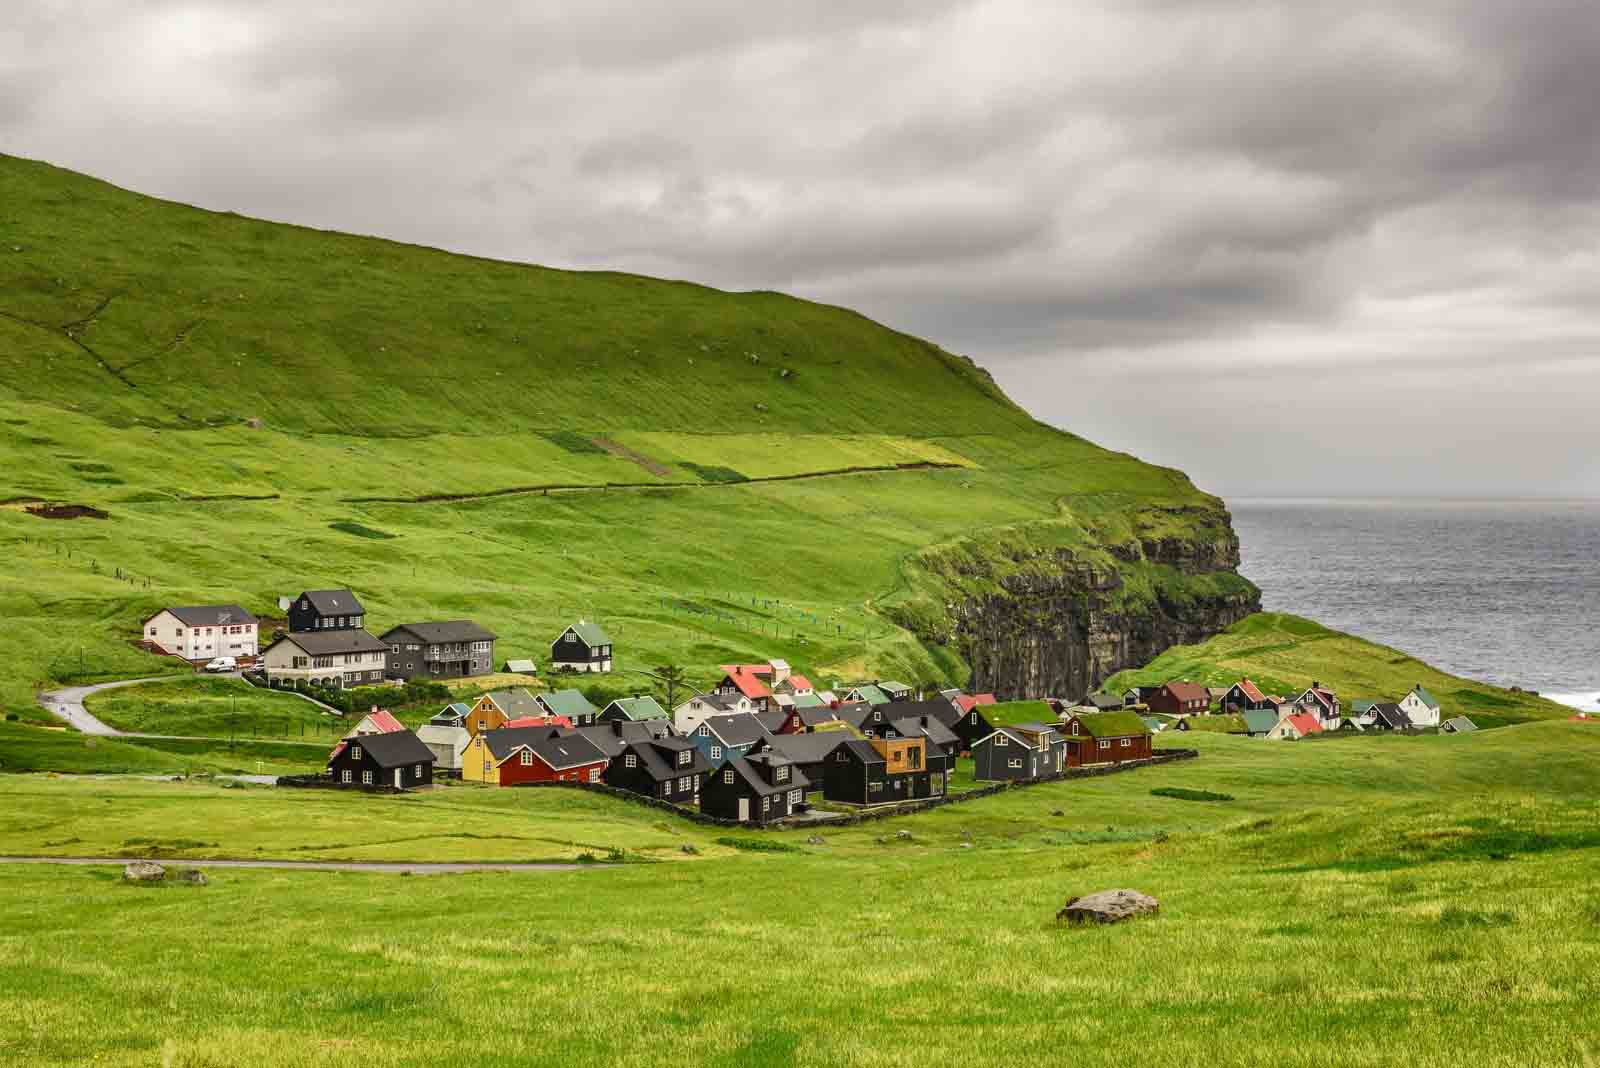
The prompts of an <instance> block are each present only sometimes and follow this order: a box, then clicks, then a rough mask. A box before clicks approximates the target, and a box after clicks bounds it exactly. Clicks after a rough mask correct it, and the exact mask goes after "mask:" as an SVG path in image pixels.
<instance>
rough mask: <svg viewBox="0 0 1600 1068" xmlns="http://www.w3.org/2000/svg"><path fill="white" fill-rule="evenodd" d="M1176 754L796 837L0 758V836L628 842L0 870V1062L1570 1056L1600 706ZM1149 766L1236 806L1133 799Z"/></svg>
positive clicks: (1530, 1060) (1585, 944)
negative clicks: (556, 864)
mask: <svg viewBox="0 0 1600 1068" xmlns="http://www.w3.org/2000/svg"><path fill="white" fill-rule="evenodd" d="M1186 741H1188V742H1192V744H1193V745H1195V747H1196V748H1199V749H1200V750H1201V753H1202V755H1201V757H1200V758H1199V759H1198V760H1195V761H1192V762H1183V763H1180V764H1175V765H1168V766H1163V767H1159V768H1150V769H1143V770H1140V771H1137V772H1133V773H1128V774H1123V775H1116V776H1108V777H1105V778H1101V779H1095V780H1084V781H1077V782H1069V783H1059V784H1050V785H1046V786H1040V787H1033V788H1027V789H1016V790H1011V791H1007V792H1005V793H1002V794H1000V795H997V796H995V797H992V798H987V799H982V800H978V801H973V802H970V803H966V804H962V805H954V806H949V807H946V808H944V809H941V810H938V811H935V812H930V813H925V814H921V815H916V816H908V817H902V818H897V819H893V820H889V821H884V822H880V823H872V824H865V825H862V826H860V827H855V828H849V829H843V830H823V831H821V832H819V834H818V837H820V838H821V839H822V842H821V844H813V843H810V842H808V841H807V840H806V838H805V837H804V835H803V834H802V833H795V832H790V833H787V834H782V835H777V834H768V835H766V836H765V837H764V838H763V837H762V836H760V834H759V832H745V833H744V834H741V835H734V836H730V835H728V833H727V832H725V831H721V830H713V829H708V828H700V827H697V826H694V825H691V824H687V823H683V822H682V821H678V820H674V819H671V818H665V819H663V818H662V816H661V814H659V813H656V812H654V811H653V810H648V809H644V808H642V807H638V806H632V805H626V804H619V803H617V802H613V801H609V800H606V799H601V798H590V797H585V796H581V795H576V794H570V793H567V792H564V791H563V792H556V791H537V790H535V791H517V790H501V791H492V790H481V789H469V788H464V787H453V788H448V789H442V790H436V791H432V792H430V793H428V794H425V795H420V796H416V797H398V798H369V797H351V796H345V795H341V794H332V793H323V792H297V791H287V790H277V791H274V790H266V789H248V788H242V789H222V788H219V787H216V786H209V785H202V784H196V783H192V782H191V783H148V782H137V781H127V780H120V781H119V780H105V779H69V778H65V777H62V778H54V779H52V778H44V777H37V776H11V777H7V778H5V779H4V780H0V852H5V853H10V854H17V853H33V852H44V853H58V854H88V855H107V856H115V855H118V854H125V853H137V852H141V851H144V852H149V851H155V852H157V853H158V854H159V855H164V856H171V857H179V858H181V857H184V856H191V857H192V856H216V855H239V856H283V857H294V858H300V859H307V858H312V857H354V858H362V859H378V858H387V859H396V858H405V859H461V858H464V857H483V858H490V857H492V858H500V859H561V858H571V857H574V856H576V855H578V854H579V853H583V852H587V853H590V854H591V855H593V856H595V857H597V858H599V859H601V860H602V861H604V859H605V858H607V857H621V858H623V862H622V863H604V862H602V863H597V864H595V865H593V866H589V867H586V868H585V869H582V870H575V871H569V872H556V873H538V874H512V873H474V874H468V875H460V876H419V877H405V876H398V875H376V874H366V873H360V874H355V873H315V872H285V871H241V870H224V869H212V870H211V871H210V872H208V874H209V876H210V884H209V885H208V886H205V887H187V886H177V885H170V886H160V887H136V886H129V885H123V884H122V883H121V882H120V880H119V873H118V872H117V870H116V869H115V868H47V867H23V866H0V951H3V952H4V954H5V958H6V960H7V961H8V962H9V964H10V966H11V967H10V972H11V975H12V978H11V980H10V981H9V982H8V983H7V984H6V986H5V989H4V990H3V991H0V1008H3V1009H4V1010H5V1014H6V1018H7V1019H8V1020H9V1021H11V1022H12V1025H11V1026H9V1027H7V1028H5V1029H0V1060H4V1061H6V1062H8V1063H28V1064H44V1065H68V1064H82V1063H97V1064H108V1065H137V1064H152V1063H157V1064H173V1065H225V1064H234V1063H238V1060H239V1058H240V1057H241V1056H246V1055H247V1056H249V1057H250V1058H252V1059H254V1060H257V1061H259V1062H262V1063H272V1064H285V1065H300V1064H304V1065H312V1064H317V1065H342V1064H352V1065H354V1064H383V1065H410V1064H419V1065H421V1064H429V1065H433V1064H439V1065H481V1064H489V1065H498V1064H505V1065H512V1064H526V1063H530V1062H535V1061H539V1060H541V1059H543V1058H545V1057H549V1056H551V1055H552V1051H559V1056H560V1059H561V1060H562V1061H563V1062H565V1063H572V1064H594V1065H610V1064H621V1065H645V1064H651V1063H656V1062H658V1061H659V1059H660V1056H661V1050H662V1049H663V1048H670V1049H672V1050H673V1051H674V1054H673V1056H674V1057H675V1058H676V1059H677V1060H678V1061H679V1062H681V1063H687V1064H696V1065H699V1064H727V1065H837V1064H853V1065H872V1066H876V1065H903V1064H909V1063H913V1062H923V1063H925V1062H927V1061H929V1060H933V1059H937V1060H938V1061H939V1062H940V1063H948V1064H956V1065H984V1064H996V1063H1015V1062H1016V1061H1018V1060H1020V1059H1030V1060H1035V1061H1041V1062H1045V1063H1072V1064H1085V1065H1100V1064H1105V1065H1113V1064H1125V1063H1128V1062H1130V1061H1132V1062H1135V1063H1140V1064H1157V1065H1189V1064H1194V1063H1196V1062H1200V1061H1204V1062H1206V1063H1210V1064H1219V1065H1280V1064H1303V1065H1351V1066H1356V1065H1374V1064H1394V1063H1406V1064H1419V1065H1446V1064H1450V1065H1455V1064H1462V1063H1468V1064H1482V1065H1546V1064H1573V1065H1582V1064H1584V1063H1586V1061H1585V1058H1586V1057H1587V1058H1592V1057H1593V1056H1594V1055H1595V1052H1596V1051H1595V1050H1594V1048H1593V1046H1594V1038H1593V1035H1594V1031H1593V1028H1592V1026H1590V1023H1589V1021H1590V1019H1591V1018H1592V1008H1593V1003H1594V1000H1595V997H1596V996H1597V995H1600V979H1597V976H1600V969H1597V966H1600V896H1596V892H1595V889H1594V886H1593V879H1592V875H1593V871H1594V870H1595V865H1596V863H1597V862H1600V831H1597V830H1596V828H1597V826H1600V824H1597V821H1596V817H1597V816H1600V809H1597V808H1596V800H1595V797H1594V794H1593V782H1594V780H1593V769H1594V767H1595V762H1596V760H1597V758H1600V731H1596V730H1593V729H1590V728H1586V727H1581V726H1578V725H1574V724H1569V723H1540V724H1528V725H1524V726H1516V727H1510V728H1507V729H1505V730H1499V731H1493V732H1488V733H1485V734H1480V735H1473V736H1463V737H1449V736H1431V737H1416V738H1386V739H1381V740H1379V741H1378V742H1377V743H1376V744H1373V745H1370V746H1365V745H1364V746H1360V747H1355V746H1333V745H1314V744H1302V743H1269V742H1264V741H1252V740H1250V739H1244V738H1234V737H1225V736H1196V737H1195V738H1193V739H1186ZM1164 788H1176V790H1177V792H1179V793H1180V794H1181V793H1183V792H1184V791H1206V792H1208V793H1222V794H1228V795H1231V796H1232V797H1233V798H1234V800H1232V801H1202V800H1188V799H1186V798H1184V797H1182V796H1180V797H1167V796H1159V795H1155V794H1152V792H1151V791H1152V790H1155V789H1164ZM1056 813H1060V814H1059V815H1057V814H1056ZM900 831H905V832H908V834H909V837H901V836H900V835H899V834H898V833H897V832H900ZM719 838H721V839H724V840H725V841H738V840H740V839H750V840H768V841H781V842H784V843H786V844H788V845H790V846H791V847H792V848H791V849H788V850H783V851H779V852H770V851H750V850H746V849H739V848H734V847H732V846H729V845H726V844H719V843H718V841H717V839H719ZM685 846H687V847H689V849H690V850H692V852H690V851H686V850H685V848H684V847H685ZM178 863H180V864H181V863H182V861H181V860H180V861H178ZM1118 886H1129V887H1133V888H1136V889H1140V890H1143V891H1145V892H1148V893H1151V894H1154V895H1155V896H1156V897H1158V898H1159V899H1160V900H1161V902H1162V910H1161V913H1160V914H1159V915H1158V916H1156V917H1152V918H1148V919H1144V920H1140V921H1136V922H1134V923H1131V924H1125V925H1121V926H1117V927H1110V928H1099V929H1073V928H1067V927H1064V926H1061V925H1059V924H1057V923H1056V921H1055V920H1054V913H1055V911H1056V910H1057V909H1059V908H1060V907H1061V906H1062V905H1063V904H1064V903H1065V901H1066V900H1067V898H1069V897H1070V896H1072V895H1074V894H1077V893H1083V892H1088V891H1091V890H1095V889H1102V888H1108V887H1118ZM752 954H755V955H754V956H752ZM730 958H731V959H733V960H735V961H736V962H737V963H736V964H735V965H734V966H724V964H723V962H724V960H726V959H730ZM580 990H581V991H582V995H581V996H576V995H575V994H574V991H580ZM485 1002H490V1003H491V1004H492V1005H495V1006H506V1007H509V1006H513V1005H517V1006H526V1007H528V1008H529V1011H485ZM554 1005H559V1007H560V1008H559V1011H556V1010H555V1009H554V1008H553V1007H552V1006H554ZM534 1007H537V1011H534ZM619 1020H620V1021H625V1026H622V1027H618V1026H617V1024H618V1022H619Z"/></svg>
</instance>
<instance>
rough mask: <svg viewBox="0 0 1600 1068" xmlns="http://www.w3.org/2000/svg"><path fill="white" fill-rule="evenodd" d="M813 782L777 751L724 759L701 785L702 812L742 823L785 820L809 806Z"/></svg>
mask: <svg viewBox="0 0 1600 1068" xmlns="http://www.w3.org/2000/svg"><path fill="white" fill-rule="evenodd" d="M810 785H811V781H810V780H809V779H807V778H806V777H805V775H803V774H802V773H801V772H800V771H799V769H797V768H796V767H795V766H794V763H793V762H792V761H790V760H789V759H787V758H786V757H784V756H781V755H779V754H778V753H774V752H770V751H769V752H765V753H754V754H752V755H750V756H740V757H734V758H733V759H731V760H726V761H724V762H723V763H722V764H721V766H719V767H718V768H717V769H716V770H715V771H713V772H712V773H711V774H710V775H708V776H707V777H706V781H705V785H704V786H702V787H701V788H700V811H701V812H703V813H705V814H706V815H708V816H719V817H721V818H722V819H728V820H738V821H739V822H741V823H770V822H772V821H773V820H781V819H785V818H787V817H789V816H792V815H793V814H794V813H796V812H798V811H799V810H800V809H801V808H803V807H804V805H805V800H806V789H807V787H809V786H810Z"/></svg>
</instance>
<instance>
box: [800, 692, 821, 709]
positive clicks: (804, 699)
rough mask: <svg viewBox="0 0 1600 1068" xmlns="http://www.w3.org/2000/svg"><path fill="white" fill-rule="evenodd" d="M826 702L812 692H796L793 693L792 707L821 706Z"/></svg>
mask: <svg viewBox="0 0 1600 1068" xmlns="http://www.w3.org/2000/svg"><path fill="white" fill-rule="evenodd" d="M827 703H828V702H826V701H824V700H823V699H822V698H820V697H818V696H817V695H816V694H814V693H797V694H795V695H794V707H796V708H821V707H823V706H824V705H826V704H827Z"/></svg>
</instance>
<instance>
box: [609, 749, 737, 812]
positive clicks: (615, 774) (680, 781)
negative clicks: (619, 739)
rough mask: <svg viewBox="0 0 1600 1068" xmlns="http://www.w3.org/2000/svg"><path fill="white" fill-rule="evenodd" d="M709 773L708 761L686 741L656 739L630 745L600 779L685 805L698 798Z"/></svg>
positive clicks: (611, 784)
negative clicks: (701, 783)
mask: <svg viewBox="0 0 1600 1068" xmlns="http://www.w3.org/2000/svg"><path fill="white" fill-rule="evenodd" d="M709 774H711V762H710V761H708V760H707V759H706V758H705V757H704V756H703V755H702V754H701V752H700V750H699V749H698V748H696V747H695V744H694V743H693V742H691V741H689V739H687V738H655V739H652V740H650V741H647V742H629V743H628V744H627V745H625V746H624V747H623V749H622V753H621V756H620V758H618V757H613V758H612V760H611V763H610V764H608V765H606V770H605V774H604V775H603V776H602V777H601V778H602V781H603V782H605V784H606V785H607V786H615V787H616V788H617V789H619V790H631V791H632V792H633V793H636V794H643V795H644V796H646V797H658V798H660V799H661V800H663V801H671V802H673V803H674V804H679V805H687V804H692V803H693V802H694V800H695V799H696V798H698V797H699V796H700V782H701V780H702V779H704V778H705V777H706V776H707V775H709Z"/></svg>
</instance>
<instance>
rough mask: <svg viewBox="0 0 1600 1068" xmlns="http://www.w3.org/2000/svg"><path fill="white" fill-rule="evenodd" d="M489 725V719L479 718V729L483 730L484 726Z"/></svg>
mask: <svg viewBox="0 0 1600 1068" xmlns="http://www.w3.org/2000/svg"><path fill="white" fill-rule="evenodd" d="M488 725H489V723H488V721H487V720H482V719H480V720H479V721H478V729H479V730H480V731H481V730H483V729H484V728H485V727H487V726H488Z"/></svg>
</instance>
